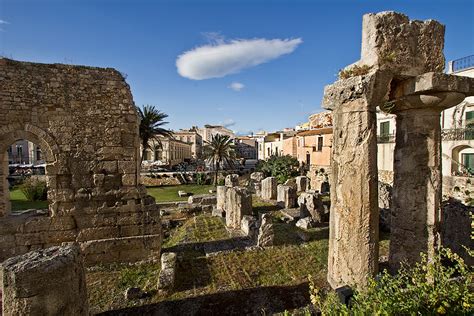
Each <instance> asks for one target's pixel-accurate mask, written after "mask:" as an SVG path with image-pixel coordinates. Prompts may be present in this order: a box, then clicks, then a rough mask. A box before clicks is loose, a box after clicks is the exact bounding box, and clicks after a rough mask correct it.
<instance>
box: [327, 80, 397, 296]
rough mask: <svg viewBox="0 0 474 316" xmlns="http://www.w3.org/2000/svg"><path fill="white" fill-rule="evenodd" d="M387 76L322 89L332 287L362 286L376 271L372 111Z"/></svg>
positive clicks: (386, 85) (341, 82) (383, 92)
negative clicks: (328, 144)
mask: <svg viewBox="0 0 474 316" xmlns="http://www.w3.org/2000/svg"><path fill="white" fill-rule="evenodd" d="M390 80H391V76H390V75H389V74H388V73H385V72H379V71H376V72H374V73H372V74H368V75H365V76H357V77H352V78H349V79H346V80H339V81H337V82H336V83H334V84H333V85H331V86H328V87H326V88H325V93H324V101H323V102H324V106H325V107H326V108H328V109H331V110H333V112H332V117H333V126H334V130H333V135H334V138H333V146H332V160H331V170H332V182H331V212H330V220H329V222H330V228H329V258H328V281H329V283H330V285H331V286H332V287H333V288H338V287H341V286H344V285H350V286H352V285H358V286H363V285H364V284H366V281H367V277H370V276H374V275H375V274H376V273H377V271H378V238H379V236H378V235H379V231H378V224H379V223H378V221H379V210H378V196H377V124H376V107H377V105H378V104H379V103H381V102H382V100H383V98H384V97H385V96H386V94H387V92H388V91H389V83H390Z"/></svg>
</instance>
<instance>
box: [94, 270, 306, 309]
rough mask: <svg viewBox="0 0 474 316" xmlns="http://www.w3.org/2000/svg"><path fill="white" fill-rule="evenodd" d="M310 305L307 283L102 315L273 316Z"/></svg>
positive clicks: (166, 303) (236, 291)
mask: <svg viewBox="0 0 474 316" xmlns="http://www.w3.org/2000/svg"><path fill="white" fill-rule="evenodd" d="M178 275H179V274H178ZM309 304H310V298H309V288H308V283H306V282H305V283H301V284H298V285H293V286H269V287H258V288H251V289H243V290H235V291H228V292H221V293H216V294H208V295H202V296H197V297H191V298H186V299H181V300H173V301H163V302H160V303H156V304H150V305H144V306H140V307H130V308H125V309H120V310H115V311H108V312H105V313H101V314H99V315H120V316H121V315H249V314H259V315H260V314H263V315H266V314H269V315H271V314H274V313H281V312H284V311H285V310H292V309H297V308H302V307H304V306H307V305H309Z"/></svg>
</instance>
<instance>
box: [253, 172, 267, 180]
mask: <svg viewBox="0 0 474 316" xmlns="http://www.w3.org/2000/svg"><path fill="white" fill-rule="evenodd" d="M250 179H251V180H254V181H255V182H262V180H263V179H265V176H264V175H263V172H252V173H251V174H250Z"/></svg>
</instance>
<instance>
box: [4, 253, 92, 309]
mask: <svg viewBox="0 0 474 316" xmlns="http://www.w3.org/2000/svg"><path fill="white" fill-rule="evenodd" d="M0 282H1V284H0V292H1V293H3V294H2V296H3V315H5V316H10V315H89V311H88V301H87V289H86V279H85V273H84V268H83V265H82V257H81V255H80V253H79V249H78V247H77V246H75V245H70V246H64V247H51V248H47V249H43V250H37V251H32V252H29V253H26V254H24V255H21V256H17V257H12V258H10V259H8V260H6V261H4V262H3V263H2V264H1V265H0Z"/></svg>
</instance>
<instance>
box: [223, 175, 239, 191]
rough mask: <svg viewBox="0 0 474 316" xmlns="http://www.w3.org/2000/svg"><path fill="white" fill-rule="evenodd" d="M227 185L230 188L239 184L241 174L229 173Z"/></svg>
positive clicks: (226, 179) (226, 178)
mask: <svg viewBox="0 0 474 316" xmlns="http://www.w3.org/2000/svg"><path fill="white" fill-rule="evenodd" d="M225 186H226V187H228V188H232V187H237V186H239V175H238V174H229V175H228V176H226V177H225Z"/></svg>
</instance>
